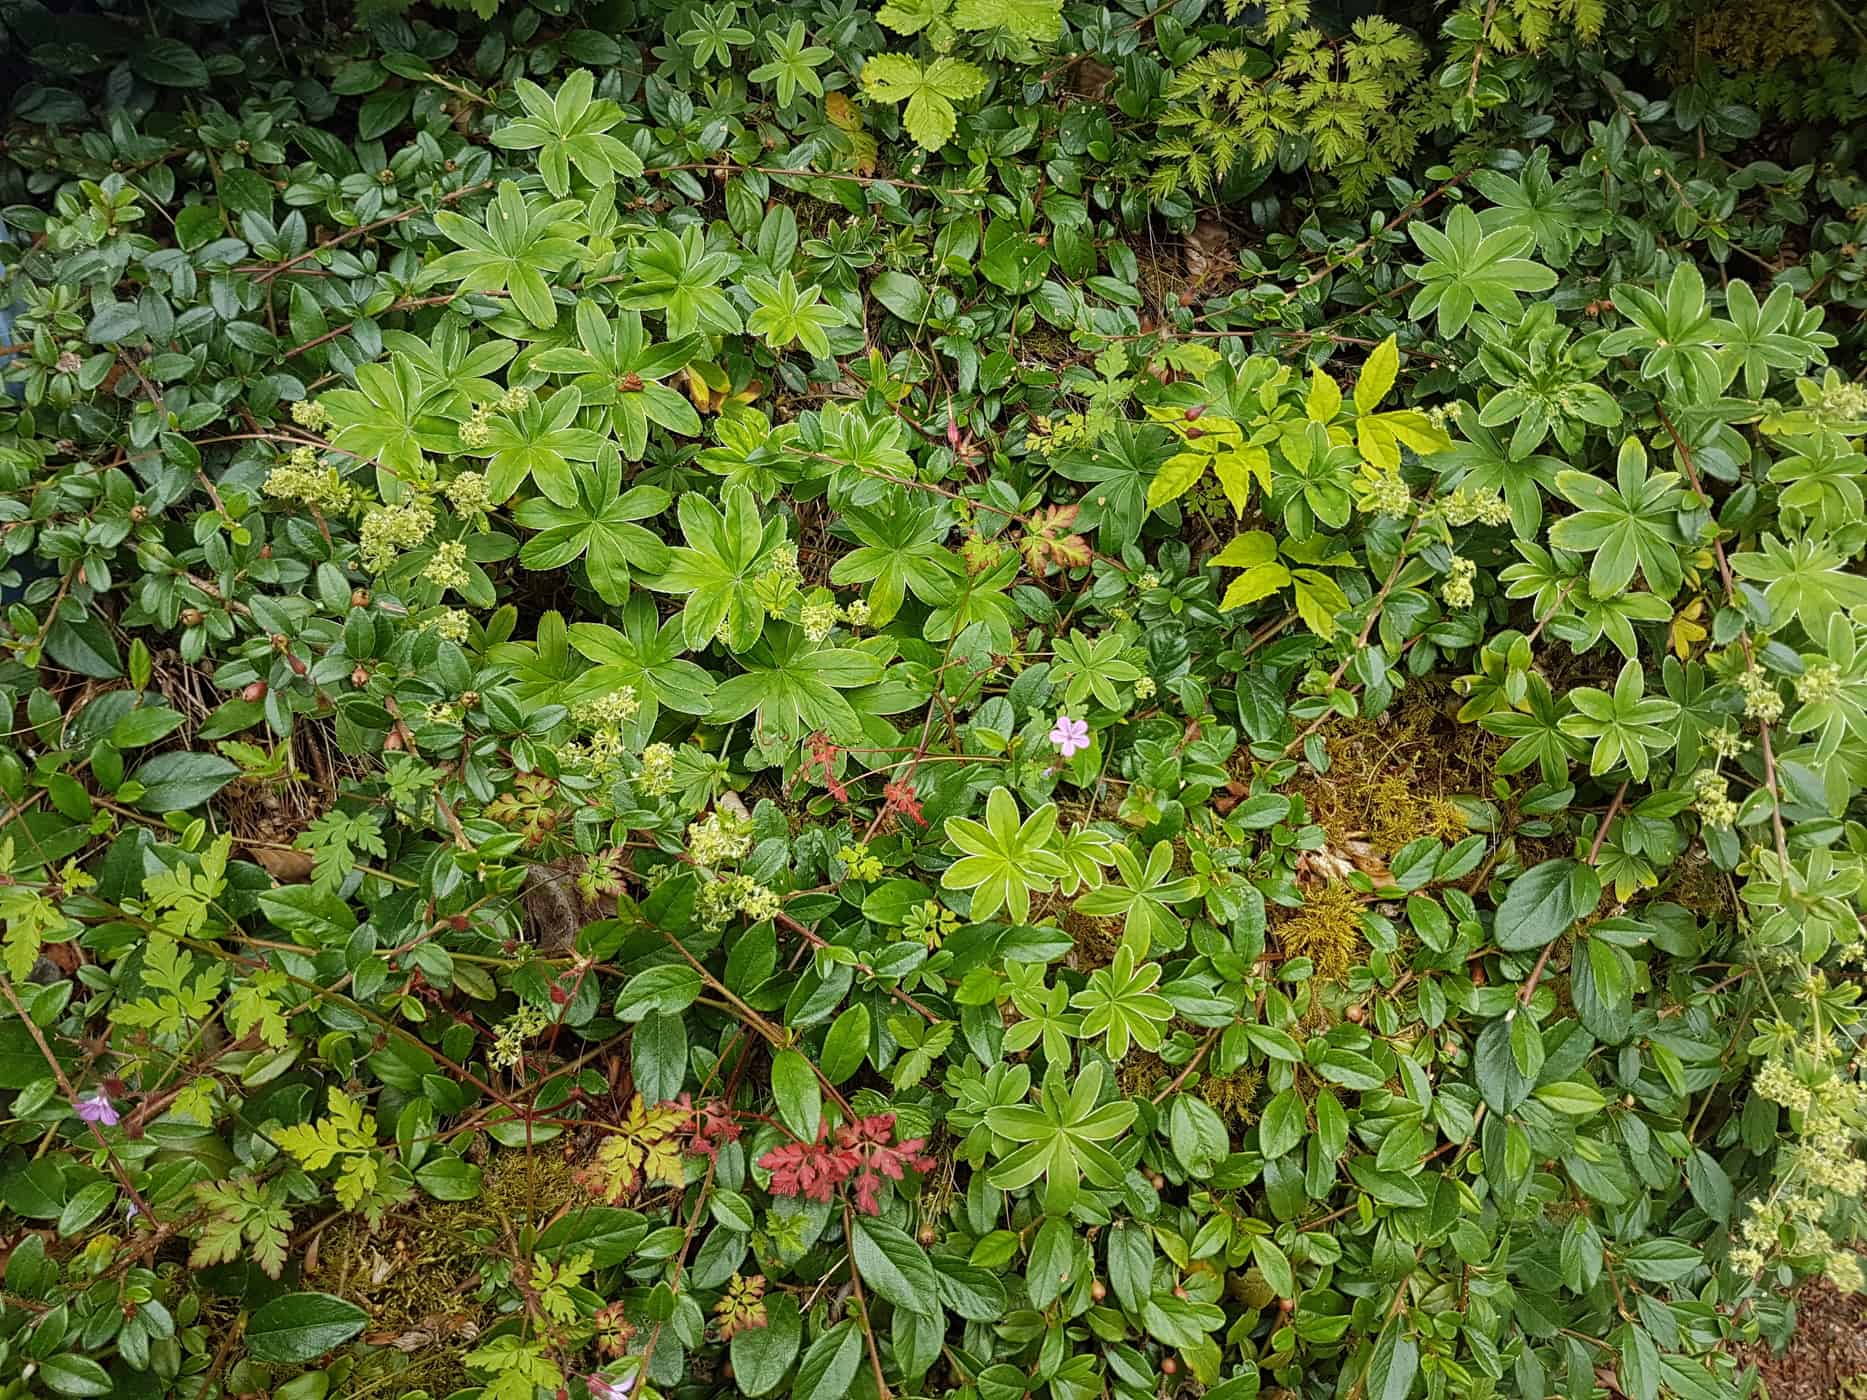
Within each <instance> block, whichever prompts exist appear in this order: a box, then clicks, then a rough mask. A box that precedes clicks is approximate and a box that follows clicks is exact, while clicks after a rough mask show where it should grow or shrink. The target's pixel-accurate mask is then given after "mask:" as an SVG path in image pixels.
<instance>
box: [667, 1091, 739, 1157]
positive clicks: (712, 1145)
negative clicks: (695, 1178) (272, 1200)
mask: <svg viewBox="0 0 1867 1400" xmlns="http://www.w3.org/2000/svg"><path fill="white" fill-rule="evenodd" d="M680 1101H681V1103H682V1104H686V1103H687V1095H686V1094H682V1095H681V1099H680ZM693 1115H694V1116H693V1118H692V1119H691V1120H690V1121H689V1123H688V1125H687V1131H688V1134H689V1138H688V1143H687V1150H688V1151H689V1152H691V1153H693V1154H694V1155H695V1156H696V1157H707V1158H713V1157H717V1156H718V1155H719V1150H720V1149H721V1148H722V1147H724V1146H725V1145H726V1144H727V1143H729V1142H737V1141H739V1124H738V1122H737V1121H736V1120H735V1119H734V1118H733V1111H732V1108H731V1106H730V1105H728V1104H727V1103H726V1102H725V1101H724V1100H723V1099H708V1100H707V1101H706V1102H705V1103H703V1104H701V1105H700V1106H699V1107H698V1108H695V1109H694V1110H693Z"/></svg>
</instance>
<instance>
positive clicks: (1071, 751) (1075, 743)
mask: <svg viewBox="0 0 1867 1400" xmlns="http://www.w3.org/2000/svg"><path fill="white" fill-rule="evenodd" d="M1050 742H1051V743H1053V744H1055V745H1056V746H1057V748H1058V749H1060V750H1061V751H1062V753H1063V756H1064V757H1065V758H1073V757H1074V756H1075V755H1076V753H1077V751H1078V750H1079V749H1086V748H1088V747H1089V721H1088V720H1086V719H1071V718H1070V717H1069V716H1068V715H1058V716H1057V727H1056V728H1055V729H1053V730H1051V731H1050Z"/></svg>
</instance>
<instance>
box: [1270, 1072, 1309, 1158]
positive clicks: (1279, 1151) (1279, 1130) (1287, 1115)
mask: <svg viewBox="0 0 1867 1400" xmlns="http://www.w3.org/2000/svg"><path fill="white" fill-rule="evenodd" d="M1308 1127H1309V1108H1308V1105H1306V1104H1305V1103H1304V1102H1303V1096H1302V1095H1301V1094H1299V1093H1298V1092H1297V1091H1296V1090H1295V1089H1286V1090H1284V1091H1283V1092H1282V1093H1281V1094H1279V1095H1278V1096H1277V1097H1276V1098H1274V1099H1272V1100H1271V1101H1270V1102H1269V1103H1268V1104H1266V1105H1265V1107H1264V1117H1263V1118H1262V1119H1260V1120H1259V1122H1258V1151H1259V1152H1260V1153H1262V1154H1263V1155H1264V1156H1265V1157H1266V1158H1272V1157H1282V1156H1284V1155H1285V1154H1286V1153H1289V1152H1292V1151H1294V1150H1295V1149H1296V1147H1297V1146H1298V1145H1299V1144H1300V1143H1301V1142H1302V1141H1303V1134H1304V1133H1305V1131H1307V1129H1308Z"/></svg>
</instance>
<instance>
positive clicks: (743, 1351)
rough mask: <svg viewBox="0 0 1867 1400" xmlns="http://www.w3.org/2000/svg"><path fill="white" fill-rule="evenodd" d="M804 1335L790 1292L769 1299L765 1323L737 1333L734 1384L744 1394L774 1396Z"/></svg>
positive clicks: (733, 1342) (732, 1348) (734, 1338)
mask: <svg viewBox="0 0 1867 1400" xmlns="http://www.w3.org/2000/svg"><path fill="white" fill-rule="evenodd" d="M803 1336H804V1323H803V1319H802V1318H800V1317H799V1316H798V1311H797V1303H796V1301H795V1300H794V1299H793V1298H792V1297H791V1295H790V1294H788V1293H780V1294H778V1295H776V1296H775V1297H770V1298H767V1299H766V1300H765V1325H764V1326H763V1327H745V1328H741V1329H740V1330H738V1331H736V1332H734V1333H733V1339H732V1343H731V1347H730V1351H731V1355H732V1361H733V1383H734V1384H735V1385H737V1386H738V1387H739V1390H740V1392H741V1393H742V1394H745V1395H751V1396H761V1395H770V1394H771V1393H772V1392H773V1391H774V1390H776V1389H777V1388H778V1386H779V1384H780V1382H782V1381H783V1380H784V1374H785V1372H786V1371H788V1370H789V1369H790V1367H791V1361H792V1358H794V1357H795V1356H796V1355H797V1346H798V1343H799V1342H800V1341H801V1340H802V1339H803Z"/></svg>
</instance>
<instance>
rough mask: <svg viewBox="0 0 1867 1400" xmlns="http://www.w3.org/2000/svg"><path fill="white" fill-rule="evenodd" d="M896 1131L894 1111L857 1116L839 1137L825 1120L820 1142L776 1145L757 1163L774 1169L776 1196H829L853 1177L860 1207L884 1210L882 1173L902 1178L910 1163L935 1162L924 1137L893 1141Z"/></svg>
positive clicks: (920, 1167)
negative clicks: (832, 1132)
mask: <svg viewBox="0 0 1867 1400" xmlns="http://www.w3.org/2000/svg"><path fill="white" fill-rule="evenodd" d="M894 1133H895V1115H894V1114H892V1113H878V1114H876V1115H874V1116H873V1117H871V1118H858V1119H857V1120H856V1121H855V1122H854V1123H850V1124H846V1125H845V1126H843V1127H840V1128H838V1129H837V1130H836V1138H835V1141H834V1142H832V1141H831V1140H830V1137H829V1125H828V1124H827V1123H826V1124H824V1125H823V1126H822V1127H821V1128H819V1129H818V1130H817V1140H816V1141H815V1142H793V1143H787V1144H786V1145H785V1146H783V1147H774V1148H773V1149H772V1150H771V1151H769V1152H767V1153H766V1154H765V1155H764V1156H763V1157H761V1158H759V1163H758V1164H759V1165H760V1166H761V1167H763V1168H765V1170H767V1171H769V1172H770V1173H771V1193H772V1195H774V1196H802V1197H803V1198H804V1199H805V1200H808V1201H828V1200H829V1199H830V1198H831V1196H833V1195H834V1194H835V1193H836V1189H837V1187H839V1186H841V1185H842V1184H843V1183H844V1182H845V1181H848V1180H849V1179H850V1178H851V1177H854V1178H855V1182H856V1209H857V1210H859V1211H861V1212H862V1213H863V1214H864V1215H879V1214H881V1209H882V1203H881V1189H882V1178H883V1177H887V1178H888V1179H889V1180H890V1181H899V1180H901V1177H902V1174H903V1173H904V1172H906V1171H907V1169H908V1168H910V1167H912V1168H913V1169H914V1170H915V1171H920V1172H924V1171H931V1170H933V1168H934V1165H935V1163H934V1159H933V1158H932V1157H929V1156H928V1155H927V1154H926V1153H924V1152H922V1151H921V1149H922V1148H923V1147H925V1146H926V1145H927V1140H926V1139H925V1138H910V1139H909V1140H908V1141H906V1142H896V1143H891V1142H890V1141H889V1139H890V1138H892V1137H893V1136H894Z"/></svg>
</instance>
